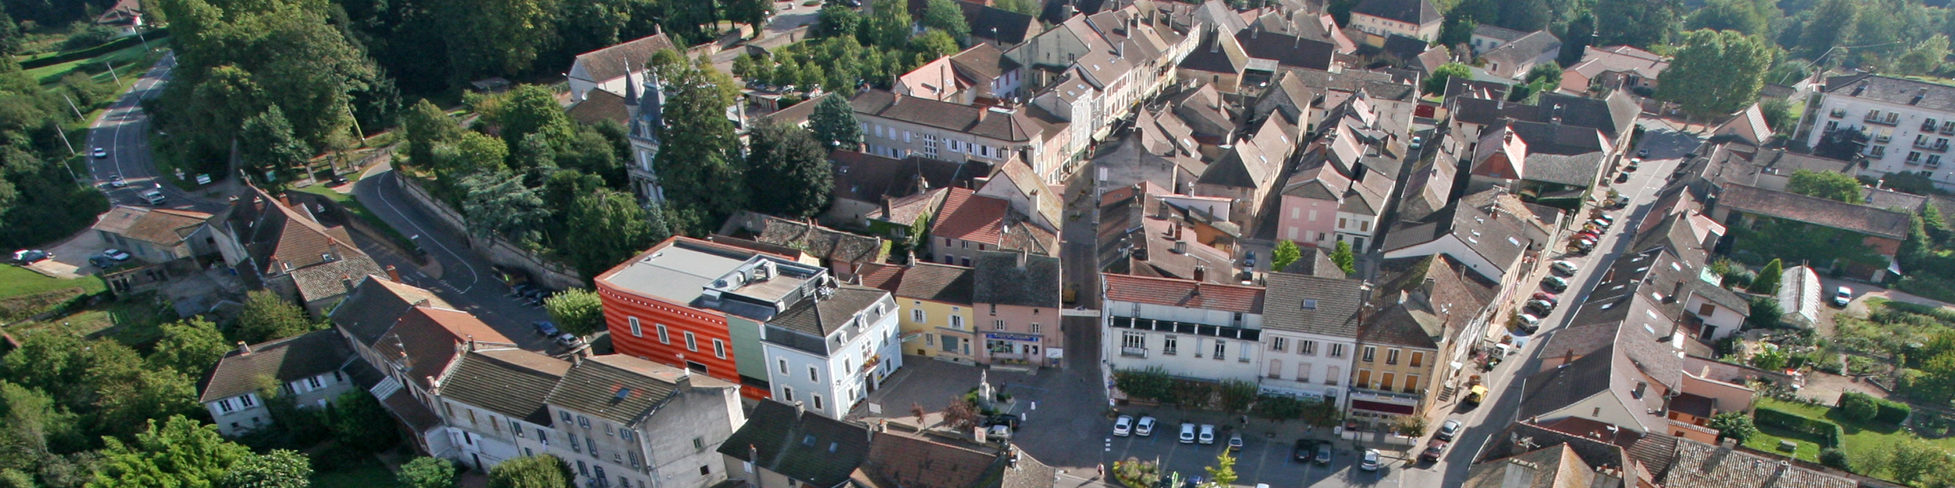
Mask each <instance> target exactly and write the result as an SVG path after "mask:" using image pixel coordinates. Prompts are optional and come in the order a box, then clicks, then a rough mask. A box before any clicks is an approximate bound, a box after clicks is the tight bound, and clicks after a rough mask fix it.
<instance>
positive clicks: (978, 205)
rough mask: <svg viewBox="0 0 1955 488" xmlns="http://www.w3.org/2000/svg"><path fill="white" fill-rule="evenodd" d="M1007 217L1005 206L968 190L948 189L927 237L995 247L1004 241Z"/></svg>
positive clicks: (1004, 202) (1008, 212)
mask: <svg viewBox="0 0 1955 488" xmlns="http://www.w3.org/2000/svg"><path fill="white" fill-rule="evenodd" d="M1010 213H1011V203H1009V202H1006V201H1004V200H1001V199H997V198H992V197H987V196H983V195H978V194H977V192H974V191H971V190H969V189H964V188H951V189H950V195H949V196H948V197H946V198H944V206H943V210H942V211H941V212H940V213H939V214H938V215H937V223H936V225H934V226H932V227H931V229H930V235H931V236H932V237H938V238H944V237H948V238H952V239H962V240H966V241H971V242H983V243H988V244H994V245H995V244H998V243H1000V242H1002V241H1003V240H1004V225H1005V217H1006V216H1007V215H1009V214H1010ZM1019 225H1025V224H1023V223H1021V224H1019Z"/></svg>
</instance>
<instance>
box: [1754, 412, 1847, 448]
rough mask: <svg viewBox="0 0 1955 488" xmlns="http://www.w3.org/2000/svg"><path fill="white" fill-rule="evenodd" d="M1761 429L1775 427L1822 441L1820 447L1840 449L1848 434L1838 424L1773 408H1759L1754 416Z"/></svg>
mask: <svg viewBox="0 0 1955 488" xmlns="http://www.w3.org/2000/svg"><path fill="white" fill-rule="evenodd" d="M1752 415H1753V417H1754V420H1755V421H1756V422H1755V423H1757V424H1758V426H1759V427H1774V428H1779V429H1785V430H1790V431H1793V432H1798V433H1801V434H1806V435H1811V436H1814V437H1818V438H1819V439H1820V445H1819V447H1839V446H1840V439H1841V438H1844V437H1846V432H1845V431H1843V430H1841V429H1840V426H1839V425H1838V424H1834V423H1832V422H1827V421H1824V420H1817V419H1809V418H1805V417H1801V416H1798V415H1795V414H1792V413H1790V412H1785V411H1782V410H1778V409H1774V408H1771V407H1758V409H1757V411H1756V412H1754V413H1753V414H1752Z"/></svg>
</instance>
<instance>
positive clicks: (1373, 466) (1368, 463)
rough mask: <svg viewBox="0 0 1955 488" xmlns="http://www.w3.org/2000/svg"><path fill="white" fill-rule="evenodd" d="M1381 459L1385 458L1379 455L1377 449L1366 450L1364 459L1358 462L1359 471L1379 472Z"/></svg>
mask: <svg viewBox="0 0 1955 488" xmlns="http://www.w3.org/2000/svg"><path fill="white" fill-rule="evenodd" d="M1381 457H1383V456H1381V455H1379V454H1378V450H1377V449H1365V450H1364V458H1363V459H1360V460H1358V469H1362V470H1365V471H1377V470H1378V465H1379V462H1378V461H1379V458H1381Z"/></svg>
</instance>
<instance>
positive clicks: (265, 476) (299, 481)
mask: <svg viewBox="0 0 1955 488" xmlns="http://www.w3.org/2000/svg"><path fill="white" fill-rule="evenodd" d="M218 486H219V487H221V488H306V487H309V486H312V460H311V459H308V458H306V456H305V455H304V454H299V452H298V451H293V450H288V449H274V450H272V452H268V453H264V454H258V455H253V456H246V457H245V458H244V459H243V460H242V462H239V463H238V464H237V465H236V466H232V467H231V472H229V473H225V474H224V477H223V478H221V479H220V480H219V482H218Z"/></svg>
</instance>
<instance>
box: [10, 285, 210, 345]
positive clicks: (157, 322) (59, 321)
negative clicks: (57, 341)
mask: <svg viewBox="0 0 1955 488" xmlns="http://www.w3.org/2000/svg"><path fill="white" fill-rule="evenodd" d="M154 297H155V295H153V294H144V295H135V296H129V297H124V298H122V299H119V300H115V301H110V302H104V303H100V304H97V305H94V306H91V307H89V308H87V309H82V310H79V311H76V312H74V313H71V314H68V315H65V316H61V317H54V318H50V319H47V320H43V321H39V322H24V323H20V324H15V325H14V326H12V327H8V328H7V331H8V332H11V333H13V334H14V335H17V336H20V337H26V336H29V335H34V334H38V333H42V332H53V331H64V332H68V333H73V334H80V335H82V336H83V337H88V338H105V339H110V340H114V341H116V342H120V343H123V344H127V345H129V346H131V347H145V346H147V345H148V344H150V343H152V342H156V340H157V339H161V338H162V337H163V329H162V325H163V323H164V322H167V321H169V320H173V318H174V315H173V314H170V313H168V311H167V309H166V308H164V304H162V303H159V302H157V301H156V299H155V298H154Z"/></svg>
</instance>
